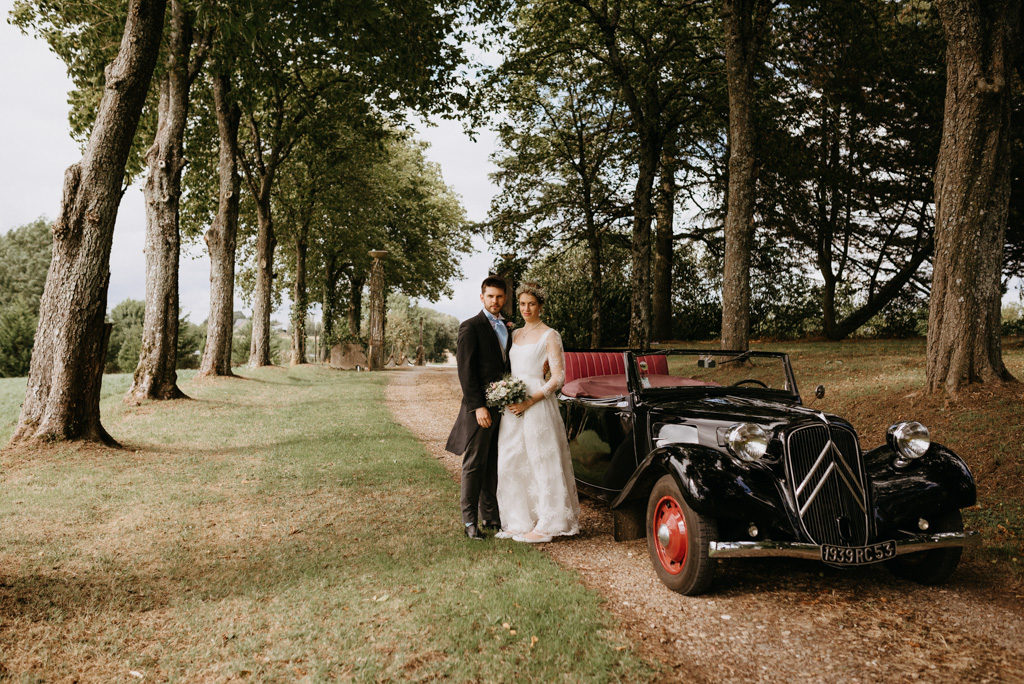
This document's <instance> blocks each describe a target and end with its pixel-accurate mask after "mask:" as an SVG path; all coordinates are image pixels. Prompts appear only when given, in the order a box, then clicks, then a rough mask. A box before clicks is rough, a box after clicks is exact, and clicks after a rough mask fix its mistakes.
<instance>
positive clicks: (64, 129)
mask: <svg viewBox="0 0 1024 684" xmlns="http://www.w3.org/2000/svg"><path fill="white" fill-rule="evenodd" d="M12 6H13V2H12V0H0V92H2V93H4V103H3V104H2V105H0V232H5V233H6V232H7V231H9V230H10V229H12V228H16V227H18V226H21V225H24V224H26V223H29V222H31V221H33V220H35V219H36V218H38V217H40V216H44V217H46V218H47V219H48V220H52V219H53V218H54V217H55V216H56V215H57V212H58V210H59V208H60V196H61V187H62V179H63V177H64V170H65V169H67V167H68V166H70V165H71V164H73V163H74V162H76V161H78V160H79V159H80V158H81V153H80V151H79V149H78V145H77V143H75V142H74V141H73V140H72V139H71V136H70V134H69V132H68V118H67V115H68V104H67V93H68V91H69V90H70V89H71V87H72V85H71V81H70V80H69V79H68V77H67V74H66V72H65V68H64V65H63V63H62V62H61V61H60V59H58V58H57V56H56V55H54V54H53V53H52V52H50V50H49V48H48V46H47V45H46V43H45V42H44V41H43V40H37V39H34V38H32V37H30V36H26V35H23V34H22V33H21V32H20V31H19V30H18V29H17V28H15V27H13V26H11V25H10V24H8V23H7V15H8V14H9V13H10V11H11V8H12ZM420 128H421V136H420V137H421V138H422V139H423V140H426V141H427V142H429V143H430V144H431V148H430V150H429V151H428V155H427V156H428V157H429V158H430V159H431V160H432V161H434V162H437V163H438V164H440V165H441V170H442V172H443V174H444V178H445V181H446V182H447V183H448V185H450V186H451V187H452V188H454V190H455V191H456V192H457V193H458V194H459V195H460V196H461V198H462V202H463V206H464V207H465V208H466V213H467V216H468V218H469V219H470V220H472V221H480V220H483V219H484V217H485V216H486V214H487V207H488V204H489V202H490V198H491V195H492V194H493V192H494V188H493V186H492V185H491V184H490V181H489V180H488V177H487V174H488V173H489V172H490V171H491V170H492V166H491V164H490V163H489V161H488V156H489V155H490V153H491V152H492V150H493V146H494V136H493V135H492V134H491V133H490V132H482V133H481V134H480V135H478V136H477V142H475V143H474V142H472V141H470V139H469V138H468V137H466V136H465V135H464V134H463V133H462V127H461V125H460V124H458V123H452V122H440V124H439V125H438V126H437V127H436V128H428V127H425V126H421V127H420ZM144 243H145V205H144V204H143V198H142V186H141V184H139V183H136V184H135V185H134V186H132V187H131V188H129V189H128V192H127V193H125V196H124V199H123V200H122V202H121V207H120V209H119V211H118V214H117V224H116V227H115V230H114V246H113V251H112V252H111V257H110V290H109V293H108V297H107V301H108V309H109V308H113V306H114V305H115V304H117V303H118V302H120V301H122V300H124V299H128V298H133V299H143V298H144V297H145V288H146V285H145V268H144V266H145V261H144V255H143V252H142V248H143V245H144ZM474 243H475V245H476V247H477V250H478V251H477V252H476V253H475V254H472V255H469V256H467V257H465V258H464V259H463V262H462V270H463V272H464V274H465V276H466V280H464V281H462V282H460V283H454V284H453V287H454V289H455V296H454V297H453V298H452V299H449V300H443V301H440V302H436V303H432V304H431V303H427V302H422V303H423V304H425V305H427V306H431V307H432V308H435V309H438V310H440V311H444V312H445V313H450V314H452V315H454V316H457V317H458V318H460V319H463V318H467V317H469V316H471V315H472V314H474V313H475V312H476V311H477V310H478V309H479V308H480V300H479V297H478V295H479V289H478V288H479V283H480V281H481V280H483V279H484V278H485V277H486V276H487V271H488V268H489V266H490V265H491V264H492V263H493V261H494V257H493V256H492V255H491V254H490V253H489V252H488V251H487V246H486V244H484V242H483V240H481V239H479V238H478V239H476V240H475V241H474ZM209 275H210V262H209V259H208V258H207V255H206V251H205V246H204V245H202V244H201V243H200V244H198V245H185V246H183V250H182V257H181V276H180V283H181V285H180V287H181V294H180V300H181V310H182V313H183V314H185V313H187V314H189V320H191V321H192V322H194V323H200V322H202V321H203V320H204V319H206V317H207V314H208V312H209V308H210V301H209V296H210V295H209ZM235 308H236V309H243V310H245V311H246V312H247V313H248V312H249V311H251V309H249V307H246V306H245V305H244V304H243V303H242V301H241V299H240V298H239V297H238V296H237V293H236V297H235ZM275 318H276V319H277V320H279V321H282V322H284V321H286V320H287V318H288V314H287V312H286V311H279V312H277V313H276V314H275Z"/></svg>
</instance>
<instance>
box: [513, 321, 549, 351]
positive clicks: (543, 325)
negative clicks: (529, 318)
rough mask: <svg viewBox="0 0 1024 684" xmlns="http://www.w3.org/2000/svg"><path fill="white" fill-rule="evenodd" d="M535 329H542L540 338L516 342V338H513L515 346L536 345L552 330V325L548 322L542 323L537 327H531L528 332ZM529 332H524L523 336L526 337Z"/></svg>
mask: <svg viewBox="0 0 1024 684" xmlns="http://www.w3.org/2000/svg"><path fill="white" fill-rule="evenodd" d="M520 330H526V328H520ZM534 330H540V331H541V333H540V337H538V338H537V339H536V340H534V341H533V342H516V341H515V340H513V341H512V346H513V347H529V346H532V345H534V344H537V343H538V342H540V341H541V340H543V339H544V336H545V335H547V334H548V330H551V326H550V325H548V324H547V323H541V324H540V325H539V326H537V327H536V328H530V329H529V330H528V331H527V333H531V332H533V331H534ZM527 333H524V334H523V335H522V337H526V334H527Z"/></svg>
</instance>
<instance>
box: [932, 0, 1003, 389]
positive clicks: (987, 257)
mask: <svg viewBox="0 0 1024 684" xmlns="http://www.w3.org/2000/svg"><path fill="white" fill-rule="evenodd" d="M935 6H936V7H937V8H938V10H939V16H940V18H941V19H942V26H943V30H944V31H945V34H946V46H947V47H946V107H945V112H944V118H943V126H942V145H941V147H940V148H939V160H938V164H937V165H936V168H935V264H934V270H933V275H932V291H931V302H930V306H929V316H928V348H927V354H928V366H927V371H926V373H927V381H928V389H929V390H930V391H933V392H934V391H940V390H945V391H946V392H948V393H950V394H952V395H956V394H957V393H959V392H960V391H961V390H963V389H964V388H965V387H966V386H967V385H969V384H971V383H975V382H991V383H999V382H1011V381H1014V378H1013V376H1012V375H1011V374H1010V372H1009V371H1008V370H1007V369H1006V366H1005V365H1004V364H1003V355H1002V343H1001V341H1000V337H999V334H1000V299H1001V295H1002V283H1001V276H1002V263H1003V243H1004V241H1005V235H1006V221H1007V216H1008V211H1009V198H1010V175H1009V171H1010V168H1011V163H1010V138H1011V135H1010V134H1011V128H1010V95H1011V92H1012V89H1011V87H1010V83H1011V77H1012V75H1013V72H1012V69H1013V67H1014V66H1016V65H1019V60H1020V58H1021V3H1020V0H992V1H991V2H979V1H978V0H936V2H935Z"/></svg>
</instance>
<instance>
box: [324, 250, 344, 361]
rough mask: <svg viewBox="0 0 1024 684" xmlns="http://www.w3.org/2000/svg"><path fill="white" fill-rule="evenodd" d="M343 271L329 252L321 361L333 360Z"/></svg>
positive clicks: (325, 265)
mask: <svg viewBox="0 0 1024 684" xmlns="http://www.w3.org/2000/svg"><path fill="white" fill-rule="evenodd" d="M340 275H341V272H340V271H339V269H338V267H337V257H336V256H335V255H334V254H329V255H328V256H327V258H326V259H325V260H324V294H323V299H322V300H321V302H322V304H323V332H322V334H321V335H320V340H321V341H320V361H321V362H327V361H330V360H331V343H332V340H333V338H334V319H335V317H336V316H337V315H338V313H337V312H338V278H339V277H340Z"/></svg>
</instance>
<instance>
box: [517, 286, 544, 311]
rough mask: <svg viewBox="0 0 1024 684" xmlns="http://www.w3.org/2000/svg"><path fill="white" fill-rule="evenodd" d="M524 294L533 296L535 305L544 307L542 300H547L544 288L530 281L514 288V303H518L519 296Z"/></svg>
mask: <svg viewBox="0 0 1024 684" xmlns="http://www.w3.org/2000/svg"><path fill="white" fill-rule="evenodd" d="M524 294H528V295H533V296H534V297H536V298H537V303H538V304H540V305H541V306H544V300H545V299H547V297H548V295H547V293H546V292H545V291H544V288H543V287H541V286H540V285H538V284H537V283H535V282H533V281H532V280H531V281H527V282H525V283H523V284H521V285H520V286H519V287H517V288H516V301H519V295H524Z"/></svg>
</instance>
